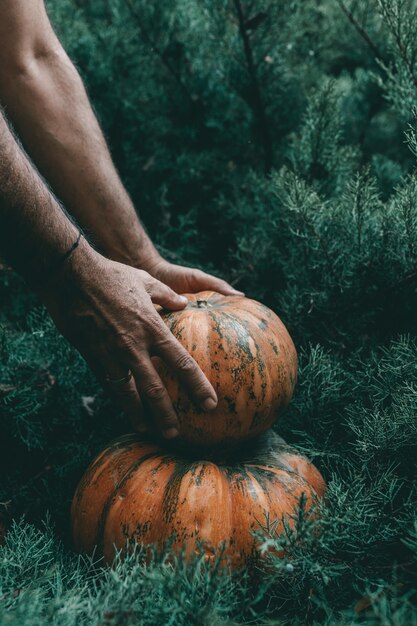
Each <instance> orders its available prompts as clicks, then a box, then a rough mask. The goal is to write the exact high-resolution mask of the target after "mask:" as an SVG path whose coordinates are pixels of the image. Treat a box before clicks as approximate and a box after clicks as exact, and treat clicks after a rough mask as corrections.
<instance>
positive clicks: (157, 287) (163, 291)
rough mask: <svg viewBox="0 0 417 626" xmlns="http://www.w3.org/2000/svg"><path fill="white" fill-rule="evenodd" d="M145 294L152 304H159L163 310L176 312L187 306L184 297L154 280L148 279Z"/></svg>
mask: <svg viewBox="0 0 417 626" xmlns="http://www.w3.org/2000/svg"><path fill="white" fill-rule="evenodd" d="M147 292H148V293H149V295H150V297H151V300H152V302H153V303H154V304H159V305H160V306H162V307H163V308H164V309H172V310H173V311H177V310H179V309H183V308H185V307H186V306H187V303H188V300H187V298H186V297H185V296H180V295H179V294H178V293H175V291H173V290H172V289H171V288H170V287H168V285H165V284H164V283H161V281H159V280H157V279H156V278H150V281H149V283H148V285H147Z"/></svg>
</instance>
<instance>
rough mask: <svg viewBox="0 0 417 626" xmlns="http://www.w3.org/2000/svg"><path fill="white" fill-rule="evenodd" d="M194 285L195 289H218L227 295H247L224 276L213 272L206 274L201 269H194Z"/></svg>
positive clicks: (217, 290)
mask: <svg viewBox="0 0 417 626" xmlns="http://www.w3.org/2000/svg"><path fill="white" fill-rule="evenodd" d="M192 287H193V291H206V290H207V291H216V292H217V293H221V294H223V295H225V296H244V295H245V294H244V293H243V291H238V290H237V289H235V288H234V287H232V285H229V283H227V282H226V281H225V280H223V279H222V278H217V276H211V274H206V273H205V272H202V271H201V270H195V271H194V276H193V281H192Z"/></svg>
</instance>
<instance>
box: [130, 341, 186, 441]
mask: <svg viewBox="0 0 417 626" xmlns="http://www.w3.org/2000/svg"><path fill="white" fill-rule="evenodd" d="M134 376H135V380H136V385H137V388H138V390H139V393H140V394H141V396H142V398H143V401H144V402H145V403H146V404H147V405H149V408H150V410H151V411H152V414H153V416H154V418H155V421H156V424H157V426H158V428H159V430H160V431H161V433H162V435H163V436H164V437H165V438H166V439H174V438H175V437H177V436H178V434H179V431H178V418H177V414H176V413H175V410H174V407H173V406H172V402H171V398H170V397H169V395H168V392H167V390H166V388H165V386H164V384H163V382H162V380H161V379H160V377H159V375H158V373H157V371H156V369H155V367H154V366H153V363H152V361H151V359H150V357H149V354H147V353H146V352H143V353H142V355H141V358H140V360H138V362H137V369H135V372H134Z"/></svg>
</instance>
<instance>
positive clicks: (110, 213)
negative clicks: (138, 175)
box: [0, 43, 158, 267]
mask: <svg viewBox="0 0 417 626" xmlns="http://www.w3.org/2000/svg"><path fill="white" fill-rule="evenodd" d="M0 100H1V101H2V102H3V104H5V105H6V106H7V110H8V114H9V116H10V118H11V120H12V121H13V123H14V125H15V127H16V129H17V131H18V133H19V136H20V137H21V138H22V140H23V142H24V144H25V147H26V148H27V149H28V151H29V152H30V155H31V157H32V158H33V159H34V161H35V163H36V165H37V166H38V168H39V170H40V171H41V172H42V174H43V175H44V176H45V178H46V179H47V180H48V182H49V183H50V184H51V186H52V188H53V189H54V191H55V193H56V194H57V196H58V197H59V198H60V199H61V200H62V201H63V202H64V204H65V206H66V208H67V209H68V211H69V212H70V213H71V214H72V215H73V216H74V217H75V218H76V220H77V221H78V223H79V224H80V225H81V226H82V227H83V228H84V229H85V230H86V231H87V232H88V233H89V234H90V236H91V238H92V240H93V241H94V243H95V244H96V246H97V247H98V248H99V249H100V250H101V251H102V252H103V253H104V254H105V255H106V256H108V257H109V258H112V259H115V260H117V261H121V262H124V263H127V264H130V265H133V266H137V267H145V266H146V260H147V259H148V258H149V257H152V258H153V259H154V258H156V257H157V256H158V255H157V252H156V250H155V248H154V246H153V245H152V243H151V241H150V239H149V237H148V236H147V235H146V233H145V231H144V229H143V227H142V226H141V224H140V222H139V219H138V217H137V215H136V211H135V209H134V207H133V205H132V202H131V200H130V198H129V196H128V194H127V192H126V191H125V189H124V187H123V185H122V183H121V181H120V178H119V176H118V174H117V172H116V169H115V167H114V165H113V163H112V160H111V157H110V154H109V150H108V148H107V145H106V142H105V139H104V137H103V134H102V132H101V130H100V127H99V125H98V123H97V120H96V118H95V116H94V113H93V111H92V109H91V106H90V104H89V101H88V98H87V95H86V92H85V89H84V86H83V84H82V81H81V79H80V77H79V75H78V73H77V71H76V69H75V68H74V66H73V64H72V63H71V61H70V60H69V58H68V57H67V55H66V53H65V51H64V50H63V49H62V47H61V46H60V44H59V43H57V45H56V46H55V47H53V48H51V49H49V50H47V52H46V53H45V54H43V55H40V56H38V57H36V58H35V57H33V58H30V57H26V58H25V59H24V60H23V61H22V62H21V63H20V65H19V66H18V67H17V68H16V67H13V66H12V67H10V68H9V70H8V69H7V68H6V69H3V70H2V72H0Z"/></svg>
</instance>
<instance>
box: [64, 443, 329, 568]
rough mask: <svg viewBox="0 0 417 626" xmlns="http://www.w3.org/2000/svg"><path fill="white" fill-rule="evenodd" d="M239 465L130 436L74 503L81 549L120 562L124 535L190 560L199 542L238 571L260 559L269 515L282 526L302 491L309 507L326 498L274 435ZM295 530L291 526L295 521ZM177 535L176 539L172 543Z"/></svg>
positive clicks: (310, 471)
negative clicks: (259, 534)
mask: <svg viewBox="0 0 417 626" xmlns="http://www.w3.org/2000/svg"><path fill="white" fill-rule="evenodd" d="M242 448H244V449H241V450H240V451H239V456H240V459H241V460H240V461H238V460H236V458H231V457H229V458H227V457H225V458H224V459H223V460H221V459H220V458H219V459H217V460H198V461H195V460H193V459H191V458H187V457H186V456H184V455H182V456H178V455H176V454H173V453H172V452H171V451H170V450H167V449H166V448H161V447H160V446H159V445H158V444H156V443H154V442H152V441H151V440H150V439H149V438H148V437H147V436H146V435H139V434H136V433H134V434H130V435H125V436H123V437H121V438H119V439H117V440H115V441H114V442H112V443H111V444H110V445H109V447H108V448H107V449H106V450H104V451H103V452H102V453H101V454H100V455H99V456H98V457H97V458H96V459H95V460H94V461H93V462H92V464H91V465H90V467H89V468H88V469H87V471H86V473H85V475H84V477H83V478H82V480H81V482H80V484H79V486H78V489H77V491H76V493H75V496H74V499H73V503H72V529H73V539H74V545H75V548H76V550H78V551H80V552H87V553H90V554H91V553H92V552H93V551H94V550H95V548H97V551H96V552H95V554H96V555H97V554H98V555H100V556H103V557H104V559H105V561H106V562H107V563H111V562H112V561H113V558H114V554H115V551H114V546H116V547H117V548H118V549H123V548H125V546H126V540H127V538H133V539H134V540H136V541H137V542H138V543H139V544H142V545H145V546H147V545H150V544H154V545H156V547H157V548H158V549H162V548H163V547H164V544H165V542H166V541H169V540H173V544H172V549H173V550H174V551H175V552H182V551H183V552H184V554H185V556H186V558H188V559H189V558H191V557H192V556H193V555H194V554H196V553H198V552H199V549H200V548H199V546H200V542H201V544H202V546H203V549H204V552H205V555H206V557H207V558H208V560H211V559H213V557H214V556H215V555H216V553H217V551H218V549H219V546H220V545H221V544H222V543H224V552H223V554H222V556H223V558H224V559H225V562H227V563H228V564H230V566H231V567H232V568H241V567H242V566H250V565H251V564H254V563H257V562H259V558H260V557H259V553H258V549H257V546H258V543H257V540H256V539H255V538H254V536H253V534H252V532H253V531H254V530H258V529H259V524H258V520H260V521H263V520H265V517H264V515H265V513H267V514H269V517H270V519H271V521H272V520H278V527H277V529H278V532H279V530H280V528H282V520H283V518H285V517H289V516H292V515H294V510H295V509H296V508H297V506H298V503H299V499H300V497H301V495H302V494H303V493H304V494H305V496H306V499H307V500H306V509H307V510H308V509H309V508H310V507H311V504H312V502H313V498H314V497H316V496H317V497H318V498H322V497H323V495H324V492H325V483H324V480H323V478H322V476H321V474H320V473H319V471H318V470H317V469H316V468H315V467H314V466H313V465H312V464H311V463H310V462H309V461H308V460H307V459H306V458H305V457H303V456H300V455H299V454H298V453H296V452H295V451H294V450H292V449H291V448H290V447H289V446H287V445H286V444H285V442H284V441H283V440H282V439H281V438H280V437H278V436H277V435H276V434H275V433H273V432H270V433H266V434H265V435H262V437H261V438H260V439H259V440H257V441H256V442H253V443H252V442H251V443H250V444H246V447H245V446H242ZM289 523H290V524H291V523H292V522H291V520H289ZM173 536H174V539H173Z"/></svg>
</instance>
